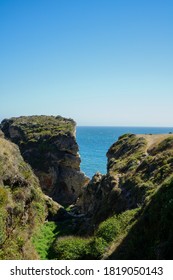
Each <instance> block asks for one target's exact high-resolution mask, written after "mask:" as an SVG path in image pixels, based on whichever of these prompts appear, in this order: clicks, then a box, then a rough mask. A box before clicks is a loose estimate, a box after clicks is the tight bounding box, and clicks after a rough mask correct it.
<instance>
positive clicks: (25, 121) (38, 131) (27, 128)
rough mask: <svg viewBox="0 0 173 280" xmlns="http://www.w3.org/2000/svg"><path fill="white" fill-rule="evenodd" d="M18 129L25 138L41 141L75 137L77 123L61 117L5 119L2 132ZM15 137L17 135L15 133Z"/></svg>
mask: <svg viewBox="0 0 173 280" xmlns="http://www.w3.org/2000/svg"><path fill="white" fill-rule="evenodd" d="M9 126H10V127H11V128H14V129H15V128H17V129H18V130H20V131H21V132H22V133H23V134H24V136H25V137H26V138H27V139H28V140H30V139H39V138H40V137H45V136H49V137H52V136H56V135H60V134H61V135H69V134H71V135H74V134H75V126H76V123H75V122H74V121H73V120H72V119H67V118H63V117H61V116H45V115H41V116H37V115H35V116H21V117H17V118H15V117H13V118H10V119H4V120H3V121H2V123H1V128H2V130H4V131H5V130H6V129H8V128H9ZM14 135H15V133H14Z"/></svg>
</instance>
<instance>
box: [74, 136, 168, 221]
mask: <svg viewBox="0 0 173 280" xmlns="http://www.w3.org/2000/svg"><path fill="white" fill-rule="evenodd" d="M107 157H108V164H107V174H106V175H101V174H99V173H97V174H95V175H94V176H93V178H92V180H91V181H90V182H89V184H88V185H87V186H86V187H84V189H83V195H82V196H81V198H80V199H79V201H78V206H79V208H80V209H81V212H82V213H87V215H88V216H90V217H92V218H93V219H94V221H95V222H97V223H98V222H100V221H101V220H104V219H105V218H107V217H108V216H110V215H112V214H113V213H117V214H118V213H121V212H123V211H125V210H128V209H134V208H137V207H140V206H142V205H144V203H146V201H147V198H148V199H149V197H150V196H151V194H152V193H154V192H155V191H156V190H157V188H158V187H159V186H160V184H162V183H163V182H164V180H165V179H167V178H168V177H169V176H170V175H171V174H172V170H173V136H171V135H134V134H127V135H123V136H121V137H120V138H119V139H118V141H117V142H116V143H114V144H113V145H112V146H111V147H110V149H109V150H108V152H107Z"/></svg>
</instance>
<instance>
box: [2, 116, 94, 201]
mask: <svg viewBox="0 0 173 280" xmlns="http://www.w3.org/2000/svg"><path fill="white" fill-rule="evenodd" d="M75 126H76V124H75V122H74V121H73V120H72V119H66V118H62V117H60V116H57V117H53V116H49V117H48V116H31V117H19V118H11V119H5V120H3V121H2V123H1V129H2V131H3V133H4V135H5V137H6V138H8V139H10V140H11V141H13V142H14V143H16V144H17V145H18V146H19V148H20V151H21V154H22V156H23V158H24V159H25V161H26V162H27V163H29V164H30V165H31V167H32V169H33V170H34V172H35V174H36V175H37V177H38V178H39V180H40V184H41V187H42V190H43V192H44V193H45V194H46V195H48V196H50V197H52V198H53V200H55V201H57V202H59V203H61V204H63V205H69V204H72V203H75V201H76V199H77V198H78V197H79V195H80V194H81V188H82V187H83V186H84V185H85V184H87V183H88V181H89V179H88V178H87V177H86V176H85V175H84V173H82V172H81V171H80V157H79V154H78V145H77V143H76V138H75Z"/></svg>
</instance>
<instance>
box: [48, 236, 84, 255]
mask: <svg viewBox="0 0 173 280" xmlns="http://www.w3.org/2000/svg"><path fill="white" fill-rule="evenodd" d="M88 245H89V239H84V238H80V237H72V236H71V237H63V238H58V239H57V240H56V242H55V246H54V252H55V256H56V258H55V259H59V260H81V259H85V258H86V256H87V255H88V253H89V246H88Z"/></svg>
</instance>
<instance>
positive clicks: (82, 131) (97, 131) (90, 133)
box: [76, 126, 173, 178]
mask: <svg viewBox="0 0 173 280" xmlns="http://www.w3.org/2000/svg"><path fill="white" fill-rule="evenodd" d="M169 132H173V128H171V127H168V128H166V127H164V128H163V127H100V126H98V127H93V126H78V127H77V131H76V137H77V143H78V145H79V154H80V157H81V170H82V171H83V172H84V173H85V174H86V175H87V176H88V177H90V178H91V177H92V176H93V175H94V174H95V173H96V172H97V171H99V172H101V173H102V174H105V173H106V165H107V158H106V153H107V151H108V149H109V148H110V146H111V145H112V144H113V143H114V142H115V141H116V140H117V139H118V137H119V136H121V135H122V134H125V133H135V134H149V133H151V134H160V133H169Z"/></svg>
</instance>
